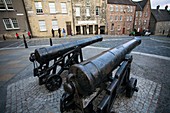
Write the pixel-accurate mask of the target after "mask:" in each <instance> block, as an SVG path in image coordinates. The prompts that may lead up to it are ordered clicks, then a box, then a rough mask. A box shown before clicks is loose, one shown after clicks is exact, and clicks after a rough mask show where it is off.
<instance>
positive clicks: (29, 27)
mask: <svg viewBox="0 0 170 113" xmlns="http://www.w3.org/2000/svg"><path fill="white" fill-rule="evenodd" d="M22 3H23V6H24V11H25V15H26V20H27V24H28V29H29V31H30V33H31V36H32V37H33V34H32V30H31V26H30V22H29V19H28V14H27V10H26V7H25V2H24V0H22Z"/></svg>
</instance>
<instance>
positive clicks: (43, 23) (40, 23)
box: [39, 20, 46, 31]
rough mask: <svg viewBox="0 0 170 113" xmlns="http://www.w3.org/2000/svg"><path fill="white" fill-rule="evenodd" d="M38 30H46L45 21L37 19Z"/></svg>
mask: <svg viewBox="0 0 170 113" xmlns="http://www.w3.org/2000/svg"><path fill="white" fill-rule="evenodd" d="M39 27H40V31H46V26H45V21H43V20H42V21H39Z"/></svg>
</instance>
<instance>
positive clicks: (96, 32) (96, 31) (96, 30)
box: [95, 25, 98, 35]
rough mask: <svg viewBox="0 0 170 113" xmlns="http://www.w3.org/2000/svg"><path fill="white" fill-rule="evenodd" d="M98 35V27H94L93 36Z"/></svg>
mask: <svg viewBox="0 0 170 113" xmlns="http://www.w3.org/2000/svg"><path fill="white" fill-rule="evenodd" d="M97 34H98V25H95V35H97Z"/></svg>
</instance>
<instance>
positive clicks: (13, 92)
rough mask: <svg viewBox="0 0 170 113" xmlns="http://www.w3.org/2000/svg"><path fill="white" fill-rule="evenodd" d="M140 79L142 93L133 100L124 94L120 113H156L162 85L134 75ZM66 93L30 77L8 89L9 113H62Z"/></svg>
mask: <svg viewBox="0 0 170 113" xmlns="http://www.w3.org/2000/svg"><path fill="white" fill-rule="evenodd" d="M134 77H135V78H137V79H138V84H137V86H138V87H139V91H138V92H137V93H134V95H133V97H132V98H130V99H129V98H126V97H125V96H124V95H120V96H119V97H118V98H117V99H116V101H115V103H114V106H113V109H114V110H115V111H116V112H117V113H136V112H142V113H146V112H148V113H153V112H154V111H155V109H156V106H157V102H158V97H159V94H160V90H161V85H160V84H157V83H155V82H153V81H150V80H147V79H144V78H141V77H137V76H134ZM63 92H64V90H63V88H62V87H61V88H60V89H59V90H57V91H54V92H49V91H48V90H47V89H46V88H45V86H44V85H42V86H39V85H38V78H36V77H29V78H27V79H23V80H19V81H17V82H14V83H12V84H10V85H9V86H8V87H7V102H6V113H28V112H29V113H60V110H59V108H60V107H59V105H60V98H61V96H62V94H63Z"/></svg>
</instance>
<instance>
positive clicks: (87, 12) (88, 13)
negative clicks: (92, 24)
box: [86, 6, 90, 17]
mask: <svg viewBox="0 0 170 113" xmlns="http://www.w3.org/2000/svg"><path fill="white" fill-rule="evenodd" d="M86 16H87V17H89V16H90V7H89V6H87V7H86Z"/></svg>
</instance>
